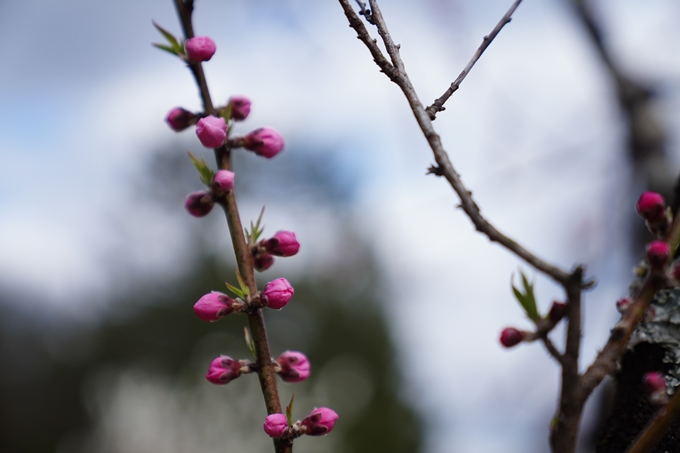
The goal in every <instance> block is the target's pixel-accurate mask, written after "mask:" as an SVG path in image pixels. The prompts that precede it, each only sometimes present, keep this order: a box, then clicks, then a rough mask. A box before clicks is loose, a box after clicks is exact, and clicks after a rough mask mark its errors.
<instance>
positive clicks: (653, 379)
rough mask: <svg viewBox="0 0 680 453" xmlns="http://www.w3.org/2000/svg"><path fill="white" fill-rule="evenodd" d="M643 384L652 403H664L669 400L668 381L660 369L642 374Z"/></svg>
mask: <svg viewBox="0 0 680 453" xmlns="http://www.w3.org/2000/svg"><path fill="white" fill-rule="evenodd" d="M642 386H643V387H644V389H645V394H646V395H647V398H648V399H649V402H650V403H652V404H664V403H666V402H667V400H668V395H667V394H666V381H665V380H664V378H663V374H661V373H659V372H658V371H652V372H649V373H645V375H644V376H642Z"/></svg>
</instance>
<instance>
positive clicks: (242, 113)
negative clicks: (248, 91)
mask: <svg viewBox="0 0 680 453" xmlns="http://www.w3.org/2000/svg"><path fill="white" fill-rule="evenodd" d="M229 105H231V117H232V118H233V119H234V120H236V121H243V120H244V119H246V118H248V115H249V114H250V99H248V98H247V97H245V96H232V97H231V99H229Z"/></svg>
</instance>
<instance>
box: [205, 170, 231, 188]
mask: <svg viewBox="0 0 680 453" xmlns="http://www.w3.org/2000/svg"><path fill="white" fill-rule="evenodd" d="M234 176H235V175H234V172H233V171H229V170H218V171H217V173H215V176H214V177H213V180H212V184H211V185H210V187H212V189H213V190H214V191H215V192H228V191H230V190H231V189H233V188H234Z"/></svg>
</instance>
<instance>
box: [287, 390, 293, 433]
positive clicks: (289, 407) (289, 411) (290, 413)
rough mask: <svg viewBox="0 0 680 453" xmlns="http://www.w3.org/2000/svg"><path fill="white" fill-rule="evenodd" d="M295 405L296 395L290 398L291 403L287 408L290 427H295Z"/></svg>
mask: <svg viewBox="0 0 680 453" xmlns="http://www.w3.org/2000/svg"><path fill="white" fill-rule="evenodd" d="M294 403H295V393H293V395H292V396H291V397H290V403H288V406H286V418H287V419H288V426H289V427H290V426H293V404H294Z"/></svg>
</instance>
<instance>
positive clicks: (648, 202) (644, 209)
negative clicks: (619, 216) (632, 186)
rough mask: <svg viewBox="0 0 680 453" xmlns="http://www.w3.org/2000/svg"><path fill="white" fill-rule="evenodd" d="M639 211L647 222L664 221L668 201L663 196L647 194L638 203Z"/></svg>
mask: <svg viewBox="0 0 680 453" xmlns="http://www.w3.org/2000/svg"><path fill="white" fill-rule="evenodd" d="M637 211H638V213H639V214H640V215H641V216H642V217H643V218H644V219H645V220H649V221H652V222H653V221H656V220H659V219H662V218H663V217H665V215H666V201H665V200H664V199H663V197H662V196H661V194H658V193H656V192H645V193H643V194H642V195H640V199H639V200H638V202H637Z"/></svg>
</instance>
